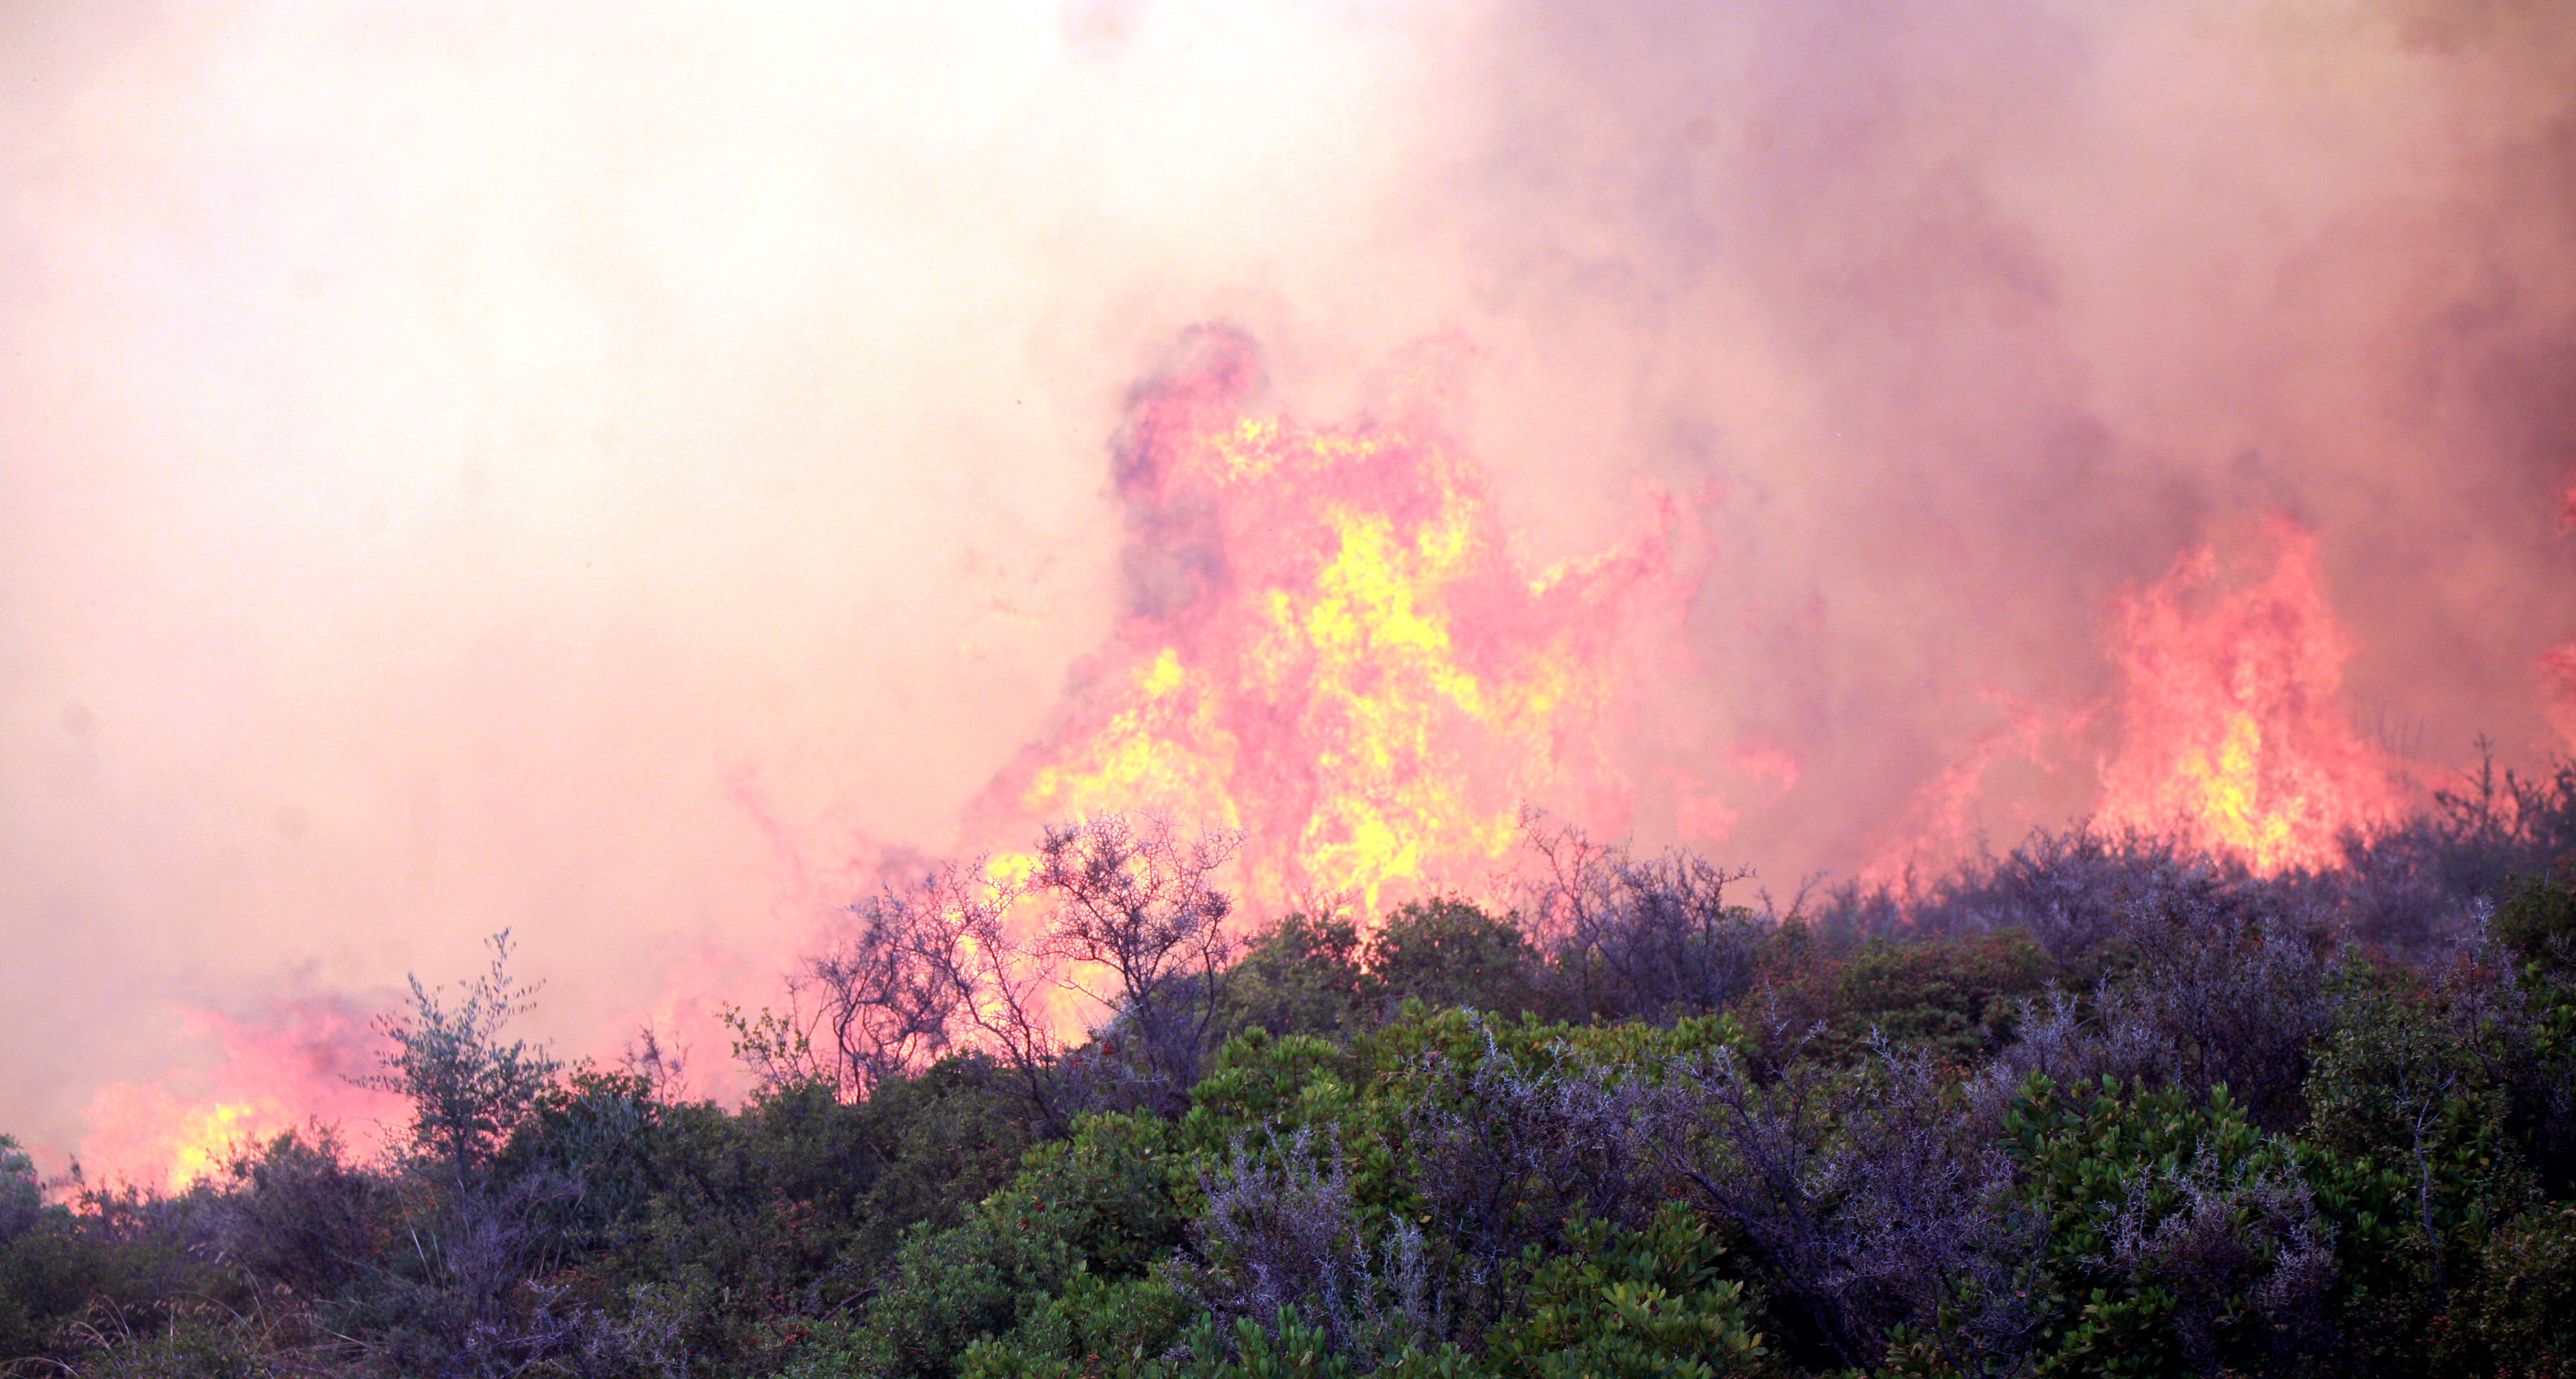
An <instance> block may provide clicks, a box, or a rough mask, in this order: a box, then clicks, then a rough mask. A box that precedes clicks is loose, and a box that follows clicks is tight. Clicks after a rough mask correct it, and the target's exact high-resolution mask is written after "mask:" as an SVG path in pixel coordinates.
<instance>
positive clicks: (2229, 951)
mask: <svg viewBox="0 0 2576 1379" xmlns="http://www.w3.org/2000/svg"><path fill="white" fill-rule="evenodd" d="M2159 918H2160V920H2161V923H2160V924H2158V925H2157V926H2155V927H2153V928H2144V927H2142V929H2141V931H2140V932H2141V935H2142V939H2143V945H2144V947H2145V949H2146V953H2145V957H2144V960H2143V961H2142V962H2141V964H2140V967H2139V971H2138V974H2137V977H2136V979H2135V982H2134V986H2133V992H2134V996H2133V999H2134V1000H2135V1002H2136V1004H2137V1016H2138V1018H2140V1019H2142V1020H2143V1021H2144V1022H2145V1023H2146V1024H2147V1025H2149V1026H2150V1027H2152V1028H2153V1029H2154V1030H2156V1031H2157V1032H2158V1033H2160V1034H2162V1035H2164V1036H2165V1037H2167V1038H2169V1039H2170V1040H2172V1041H2173V1044H2174V1046H2175V1049H2176V1051H2177V1054H2178V1059H2177V1063H2176V1066H2175V1068H2174V1078H2175V1080H2176V1081H2179V1082H2181V1083H2182V1084H2184V1085H2185V1086H2188V1087H2190V1088H2191V1089H2192V1090H2194V1091H2195V1092H2200V1093H2206V1092H2207V1091H2208V1090H2209V1089H2210V1088H2212V1087H2215V1086H2218V1085H2220V1084H2224V1085H2225V1086H2226V1087H2227V1088H2228V1089H2229V1090H2230V1091H2231V1092H2233V1093H2234V1094H2235V1095H2236V1097H2237V1099H2238V1100H2239V1101H2241V1102H2242V1103H2243V1104H2244V1106H2245V1109H2246V1113H2247V1115H2248V1116H2249V1117H2250V1118H2252V1119H2253V1120H2254V1121H2255V1123H2256V1124H2259V1125H2261V1126H2263V1127H2265V1128H2266V1129H2271V1130H2283V1129H2287V1128H2289V1127H2291V1126H2293V1125H2296V1124H2297V1123H2298V1121H2299V1119H2300V1117H2301V1114H2302V1103H2301V1101H2300V1095H2299V1089H2300V1085H2301V1084H2302V1083H2303V1082H2305V1081H2306V1079H2307V1073H2308V1053H2309V1045H2310V1043H2311V1042H2312V1041H2313V1040H2315V1039H2316V1038H2317V1036H2319V1035H2321V1034H2323V1033H2325V1032H2326V1030H2327V1029H2328V1028H2329V1027H2330V1026H2331V1025H2332V1023H2333V1018H2334V1011H2333V1006H2332V1002H2331V1000H2330V999H2329V997H2328V995H2327V993H2326V989H2325V977H2326V962H2325V958H2324V954H2323V951H2322V950H2323V948H2324V935H2323V934H2322V933H2320V932H2318V931H2317V930H2315V929H2313V928H2302V927H2299V926H2297V925H2294V924H2293V923H2291V922H2290V921H2288V920H2286V919H2282V918H2276V917H2272V916H2252V917H2247V916H2237V915H2229V914H2225V913H2220V912H2211V911H2206V910H2195V909H2190V908H2186V909H2183V910H2180V911H2177V912H2174V913H2170V914H2167V915H2164V916H2160V917H2159Z"/></svg>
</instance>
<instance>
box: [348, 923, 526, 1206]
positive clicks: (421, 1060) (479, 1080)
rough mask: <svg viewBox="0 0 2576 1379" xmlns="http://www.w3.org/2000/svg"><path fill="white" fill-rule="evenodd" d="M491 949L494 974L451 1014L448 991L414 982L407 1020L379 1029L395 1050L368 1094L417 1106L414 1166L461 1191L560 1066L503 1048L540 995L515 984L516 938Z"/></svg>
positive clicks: (495, 940) (502, 936) (493, 941)
mask: <svg viewBox="0 0 2576 1379" xmlns="http://www.w3.org/2000/svg"><path fill="white" fill-rule="evenodd" d="M487 946H488V947H489V948H490V949H491V950H492V966H491V968H490V970H488V971H486V972H485V973H484V974H483V975H481V976H479V977H476V978H475V979H474V980H473V982H471V983H470V984H468V985H467V987H466V988H465V991H464V994H463V996H462V998H461V999H459V1000H458V1001H457V1002H456V1003H455V1004H453V1005H450V1004H449V1003H448V1001H447V998H446V997H445V995H444V994H443V989H442V991H432V990H430V989H429V988H427V987H425V986H423V985H421V980H420V978H419V977H417V976H415V977H413V978H412V979H411V1007H412V1008H411V1011H410V1013H409V1014H407V1015H402V1016H384V1017H380V1018H379V1019H378V1021H377V1028H379V1029H381V1030H382V1031H383V1032H384V1035H385V1037H386V1038H387V1039H389V1040H391V1041H392V1042H393V1045H394V1047H393V1049H392V1051H390V1052H388V1053H386V1054H385V1055H384V1059H383V1071H381V1072H379V1073H376V1074H375V1075H373V1076H371V1077H367V1078H364V1079H361V1081H362V1082H363V1083H364V1085H366V1086H369V1087H375V1088H379V1089H381V1090H384V1091H389V1092H396V1093H399V1094H401V1095H402V1096H404V1097H406V1098H408V1099H409V1100H410V1102H411V1105H412V1123H411V1130H410V1133H409V1136H408V1138H407V1139H406V1141H405V1143H404V1145H403V1148H404V1150H405V1151H406V1152H407V1153H408V1154H409V1155H410V1156H411V1157H412V1158H413V1159H414V1160H415V1161H418V1162H421V1163H424V1164H435V1165H437V1166H439V1167H440V1168H442V1169H444V1170H445V1171H446V1173H447V1174H448V1175H449V1176H450V1178H451V1181H452V1182H453V1183H454V1184H455V1185H457V1186H460V1187H461V1186H463V1185H465V1184H468V1183H471V1182H473V1181H475V1180H476V1179H477V1178H478V1177H479V1176H481V1174H482V1172H483V1170H485V1169H487V1168H489V1167H490V1166H491V1164H492V1161H493V1159H494V1158H496V1157H497V1156H498V1155H499V1154H500V1151H501V1147H502V1145H503V1144H505V1143H507V1142H508V1140H509V1138H510V1132H511V1131H513V1130H515V1129H517V1128H518V1126H519V1124H520V1123H521V1122H522V1121H524V1120H526V1119H527V1118H528V1116H529V1115H530V1114H532V1113H533V1112H534V1110H535V1108H536V1104H537V1098H538V1095H539V1094H540V1093H542V1092H544V1091H545V1089H546V1087H547V1085H548V1084H549V1083H551V1082H552V1081H553V1080H554V1076H555V1074H556V1073H557V1072H559V1071H560V1070H561V1069H562V1067H563V1065H562V1064H561V1063H560V1062H558V1061H556V1060H555V1059H552V1058H549V1057H547V1056H546V1053H545V1050H544V1049H542V1048H531V1047H530V1046H529V1045H528V1042H527V1041H526V1040H524V1039H519V1040H512V1041H510V1042H508V1043H503V1042H502V1040H501V1032H502V1030H503V1029H504V1028H505V1027H506V1026H508V1024H509V1023H510V1021H511V1020H512V1019H514V1018H516V1017H517V1016H520V1015H524V1014H526V1013H527V1012H528V1011H529V1010H530V1009H532V1008H533V1004H534V1003H533V999H532V998H533V997H535V995H536V993H537V988H536V987H534V986H526V985H521V984H519V983H517V982H514V981H512V980H511V978H510V931H509V930H507V929H504V930H502V931H501V932H499V933H497V934H494V935H493V936H492V937H491V938H490V939H489V940H488V941H487Z"/></svg>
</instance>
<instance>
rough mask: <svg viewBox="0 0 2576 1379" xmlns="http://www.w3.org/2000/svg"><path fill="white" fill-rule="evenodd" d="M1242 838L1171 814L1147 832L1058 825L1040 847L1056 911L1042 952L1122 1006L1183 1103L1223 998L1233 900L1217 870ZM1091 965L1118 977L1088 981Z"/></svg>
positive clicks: (1165, 1087) (1152, 1067)
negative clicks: (1183, 833) (1179, 824)
mask: <svg viewBox="0 0 2576 1379" xmlns="http://www.w3.org/2000/svg"><path fill="white" fill-rule="evenodd" d="M1236 845H1237V842H1236V840H1235V839H1234V838H1233V837H1231V836H1230V835H1211V836H1206V837H1202V838H1199V839H1197V840H1194V841H1190V842H1184V841H1182V839H1181V838H1180V837H1179V836H1178V835H1177V833H1176V832H1175V831H1174V829H1173V827H1172V825H1171V823H1170V821H1169V820H1165V819H1151V820H1148V821H1147V823H1146V824H1145V826H1144V827H1142V828H1139V827H1137V826H1135V825H1133V824H1131V823H1129V822H1128V821H1127V820H1125V819H1123V818H1120V817H1118V816H1115V815H1111V816H1106V817H1102V818H1094V819H1088V820H1085V821H1083V822H1082V823H1079V824H1075V825H1071V826H1068V827H1063V828H1051V829H1049V830H1047V834H1046V838H1045V840H1044V841H1043V842H1041V843H1040V844H1039V846H1038V857H1039V865H1038V871H1037V876H1036V881H1035V884H1036V886H1037V887H1038V888H1039V890H1040V891H1042V892H1043V893H1045V894H1046V895H1047V896H1048V897H1049V898H1050V902H1051V907H1052V908H1051V913H1050V914H1049V916H1048V925H1047V936H1046V938H1045V940H1044V942H1043V945H1042V947H1043V950H1044V951H1045V952H1046V953H1047V954H1048V955H1050V956H1052V957H1054V958H1057V959H1060V960H1062V961H1064V962H1066V963H1068V964H1070V965H1071V967H1070V972H1069V975H1068V977H1067V980H1068V981H1069V982H1071V983H1072V984H1073V985H1075V987H1076V988H1077V989H1079V990H1081V991H1083V992H1084V994H1086V995H1089V996H1090V997H1092V998H1093V999H1094V1000H1097V1001H1099V1002H1101V1003H1103V1004H1105V1005H1107V1006H1108V1007H1109V1008H1110V1009H1111V1010H1112V1011H1113V1012H1114V1013H1115V1022H1116V1023H1115V1028H1116V1029H1117V1030H1118V1031H1120V1032H1123V1033H1125V1034H1127V1035H1128V1036H1129V1037H1130V1038H1131V1039H1132V1040H1133V1042H1134V1045H1135V1050H1136V1054H1137V1058H1136V1061H1137V1062H1138V1063H1140V1064H1141V1065H1142V1066H1143V1068H1144V1069H1145V1071H1146V1072H1147V1075H1148V1076H1149V1077H1150V1078H1152V1079H1154V1080H1155V1081H1156V1082H1158V1083H1159V1084H1160V1086H1159V1089H1158V1090H1159V1092H1160V1094H1161V1098H1162V1099H1163V1100H1166V1101H1177V1102H1179V1103H1184V1104H1185V1102H1186V1098H1187V1096H1188V1094H1189V1089H1190V1088H1191V1087H1192V1086H1193V1085H1195V1084H1196V1083H1197V1081H1198V1073H1199V1064H1200V1061H1201V1060H1202V1059H1203V1058H1204V1057H1205V1056H1206V1054H1207V1051H1208V1047H1207V1046H1208V1041H1209V1037H1210V1035H1211V1033H1212V1032H1213V1031H1214V1029H1215V1028H1216V1019H1217V1014H1218V1012H1219V1010H1220V1009H1221V1008H1222V1005H1223V994H1224V993H1223V984H1224V978H1225V967H1226V963H1227V961H1228V960H1229V959H1230V958H1231V957H1232V956H1233V945H1232V944H1231V943H1230V942H1229V941H1228V939H1227V937H1226V934H1225V920H1226V917H1227V916H1228V915H1229V914H1231V913H1232V912H1233V908H1234V907H1233V901H1232V900H1230V899H1229V898H1228V897H1227V896H1226V894H1225V893H1224V892H1223V891H1220V890H1218V889H1217V888H1216V887H1215V885H1214V884H1213V878H1214V875H1215V873H1216V871H1217V870H1218V869H1219V868H1220V867H1223V866H1224V865H1225V863H1226V861H1227V860H1228V859H1229V858H1231V857H1232V856H1233V854H1234V851H1235V847H1236ZM1093 971H1099V972H1105V973H1106V974H1107V976H1108V979H1109V984H1107V985H1105V986H1098V985H1091V984H1088V982H1087V980H1086V974H1087V973H1088V972H1093ZM1166 1109H1170V1108H1166Z"/></svg>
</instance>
